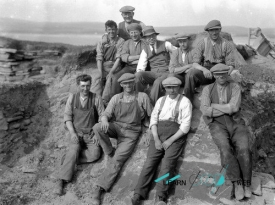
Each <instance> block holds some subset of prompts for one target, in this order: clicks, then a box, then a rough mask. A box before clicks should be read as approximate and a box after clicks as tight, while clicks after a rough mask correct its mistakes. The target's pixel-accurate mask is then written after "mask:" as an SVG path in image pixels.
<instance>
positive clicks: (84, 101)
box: [54, 74, 104, 195]
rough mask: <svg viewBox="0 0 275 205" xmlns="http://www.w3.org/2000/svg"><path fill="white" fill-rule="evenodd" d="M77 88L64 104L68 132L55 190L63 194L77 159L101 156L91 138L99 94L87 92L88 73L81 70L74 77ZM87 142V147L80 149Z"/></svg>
mask: <svg viewBox="0 0 275 205" xmlns="http://www.w3.org/2000/svg"><path fill="white" fill-rule="evenodd" d="M76 83H77V85H78V92H77V93H76V94H70V95H69V98H68V100H67V103H66V107H65V114H64V122H65V124H66V127H67V128H68V130H69V132H70V139H68V140H69V141H70V144H69V148H68V151H67V153H66V157H65V159H64V158H63V159H64V160H63V162H62V165H61V167H60V170H59V172H58V173H57V174H56V175H55V176H54V177H55V178H57V179H58V180H57V186H56V189H55V190H54V193H55V194H57V195H61V194H62V189H63V182H64V181H71V179H72V176H73V172H74V169H75V165H76V164H77V163H84V162H94V161H96V160H98V159H99V158H100V155H101V150H100V147H99V146H98V145H96V143H95V140H94V133H93V129H92V128H93V126H94V125H95V124H96V123H97V119H96V118H98V116H101V114H102V113H103V111H104V107H103V103H102V100H101V98H100V97H99V96H98V95H96V94H94V93H92V92H90V88H91V76H89V75H86V74H83V75H80V76H78V77H77V78H76ZM83 146H86V147H87V149H82V148H83Z"/></svg>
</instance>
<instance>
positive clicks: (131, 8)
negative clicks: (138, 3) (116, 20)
mask: <svg viewBox="0 0 275 205" xmlns="http://www.w3.org/2000/svg"><path fill="white" fill-rule="evenodd" d="M134 10H135V8H134V7H132V6H123V7H122V8H121V9H119V11H120V12H131V11H134Z"/></svg>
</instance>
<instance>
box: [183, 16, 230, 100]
mask: <svg viewBox="0 0 275 205" xmlns="http://www.w3.org/2000/svg"><path fill="white" fill-rule="evenodd" d="M221 28H222V27H221V23H220V21H218V20H212V21H210V22H209V23H208V24H207V25H206V26H205V28H204V30H205V31H207V32H208V37H207V38H204V39H202V40H201V41H200V42H199V43H198V45H197V46H196V48H195V51H194V57H193V67H194V69H191V70H190V71H189V72H188V73H187V75H186V78H185V85H184V93H185V96H186V97H188V98H189V100H190V101H191V102H192V101H193V97H194V91H195V88H196V87H198V86H199V85H207V84H210V83H213V82H214V80H215V79H214V78H213V76H212V74H211V72H210V71H209V70H210V68H211V67H213V66H214V65H216V64H218V63H223V64H226V65H228V66H229V68H230V69H229V71H228V74H229V75H230V74H231V72H232V71H233V69H234V66H235V61H234V55H233V50H234V48H233V45H232V44H231V43H230V42H229V41H227V40H226V39H224V38H222V37H221V36H220V32H221Z"/></svg>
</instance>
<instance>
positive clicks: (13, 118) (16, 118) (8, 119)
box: [7, 116, 23, 122]
mask: <svg viewBox="0 0 275 205" xmlns="http://www.w3.org/2000/svg"><path fill="white" fill-rule="evenodd" d="M21 119H23V116H16V117H10V118H7V121H8V122H13V121H16V120H21Z"/></svg>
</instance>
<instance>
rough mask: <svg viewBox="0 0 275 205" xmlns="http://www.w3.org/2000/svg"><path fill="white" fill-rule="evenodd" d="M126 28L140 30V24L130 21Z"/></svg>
mask: <svg viewBox="0 0 275 205" xmlns="http://www.w3.org/2000/svg"><path fill="white" fill-rule="evenodd" d="M127 30H128V31H136V30H138V31H140V32H141V31H142V27H141V25H140V24H138V23H131V24H129V25H128V26H127Z"/></svg>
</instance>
